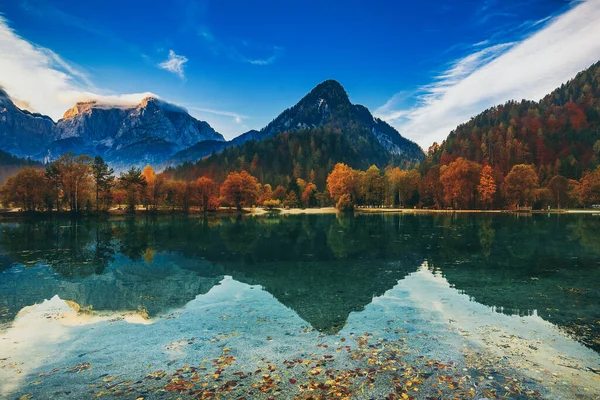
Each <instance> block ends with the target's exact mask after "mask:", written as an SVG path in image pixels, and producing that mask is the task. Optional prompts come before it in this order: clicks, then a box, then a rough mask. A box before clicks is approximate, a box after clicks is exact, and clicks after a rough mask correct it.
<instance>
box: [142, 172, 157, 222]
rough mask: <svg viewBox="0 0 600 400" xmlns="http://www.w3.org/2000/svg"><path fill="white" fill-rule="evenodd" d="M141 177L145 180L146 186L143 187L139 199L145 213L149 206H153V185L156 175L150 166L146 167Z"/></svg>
mask: <svg viewBox="0 0 600 400" xmlns="http://www.w3.org/2000/svg"><path fill="white" fill-rule="evenodd" d="M142 175H143V176H144V179H145V180H146V186H145V187H144V190H143V192H142V196H141V197H142V202H143V203H144V206H145V207H146V211H147V210H148V208H149V206H150V204H154V186H155V185H154V183H155V181H156V173H155V172H154V168H152V166H150V165H146V166H145V167H144V169H143V170H142Z"/></svg>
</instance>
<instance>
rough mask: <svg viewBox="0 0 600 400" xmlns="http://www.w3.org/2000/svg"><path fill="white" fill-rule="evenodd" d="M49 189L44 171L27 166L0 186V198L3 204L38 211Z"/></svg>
mask: <svg viewBox="0 0 600 400" xmlns="http://www.w3.org/2000/svg"><path fill="white" fill-rule="evenodd" d="M47 190H49V186H48V184H47V181H46V178H45V174H44V171H40V170H38V169H35V168H32V167H27V168H25V169H22V170H21V171H19V172H18V173H17V174H16V175H13V176H11V177H10V178H8V180H7V181H6V183H5V184H4V185H3V186H2V188H0V199H2V204H3V205H5V206H10V205H12V206H15V207H19V208H21V209H23V210H25V211H39V210H42V209H43V208H44V206H45V205H46V201H45V194H46V191H47Z"/></svg>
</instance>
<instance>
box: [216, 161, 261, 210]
mask: <svg viewBox="0 0 600 400" xmlns="http://www.w3.org/2000/svg"><path fill="white" fill-rule="evenodd" d="M221 196H222V197H223V199H225V201H226V202H227V203H229V204H231V205H233V206H235V207H236V208H237V209H238V211H241V210H242V207H244V206H251V205H253V204H254V203H255V202H256V200H257V198H258V180H257V179H256V178H255V177H253V176H252V175H250V174H249V173H248V172H246V171H242V172H231V173H230V174H229V175H228V176H227V179H225V182H223V185H222V186H221Z"/></svg>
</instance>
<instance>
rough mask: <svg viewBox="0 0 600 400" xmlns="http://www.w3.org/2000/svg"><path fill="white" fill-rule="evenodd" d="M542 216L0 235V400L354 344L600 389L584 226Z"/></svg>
mask: <svg viewBox="0 0 600 400" xmlns="http://www.w3.org/2000/svg"><path fill="white" fill-rule="evenodd" d="M543 217H544V218H538V216H534V217H532V218H529V219H510V218H507V216H494V217H489V216H487V217H474V218H467V217H463V218H455V217H450V218H447V217H444V218H438V217H435V218H433V217H431V216H422V217H414V216H397V215H396V216H384V217H382V216H363V217H360V218H355V219H350V220H345V219H339V218H336V217H335V216H311V217H307V216H299V217H290V218H281V219H277V218H275V219H268V220H260V219H256V218H244V219H224V220H216V221H208V222H207V221H202V220H198V219H190V220H186V219H181V220H177V219H174V220H171V219H164V220H162V219H158V220H155V221H152V220H129V221H109V222H99V223H95V222H86V223H82V224H81V225H76V226H74V225H72V224H73V223H68V224H67V225H65V223H64V222H63V223H61V224H58V225H57V224H56V223H54V222H47V223H36V224H10V225H9V224H3V225H1V226H2V233H1V235H0V249H1V251H2V254H0V270H1V272H0V324H2V325H0V327H3V328H2V329H0V385H2V386H1V391H0V393H5V392H10V393H12V394H14V395H16V394H23V393H33V394H37V395H38V396H41V397H49V396H50V397H55V396H58V397H60V396H66V397H71V398H78V396H84V394H89V393H90V388H89V387H88V385H89V384H95V383H97V382H102V380H103V379H106V376H116V375H119V376H121V379H131V380H133V381H137V380H139V379H141V378H143V376H144V375H145V374H146V373H147V371H153V370H159V369H164V370H168V369H169V368H172V369H175V368H176V367H181V366H183V365H186V364H189V365H198V364H200V363H202V361H203V360H207V359H208V360H211V359H213V358H216V357H219V356H220V355H222V353H223V349H224V348H229V349H231V350H230V351H231V354H234V355H235V357H236V359H237V361H236V368H240V369H248V370H252V369H255V368H256V363H257V359H260V358H262V357H267V358H268V359H270V360H272V361H273V362H274V363H278V364H281V363H283V361H284V360H290V359H293V358H295V357H299V358H305V357H308V355H310V354H312V353H319V352H320V351H323V348H321V347H317V343H326V344H328V346H329V347H336V346H339V344H340V342H339V341H340V339H341V338H350V337H357V336H359V335H362V334H364V333H365V332H369V333H371V334H373V335H374V337H375V338H378V340H390V341H397V340H398V339H399V336H405V337H406V343H407V345H408V346H409V347H410V348H412V349H418V350H419V351H420V353H419V354H421V355H427V356H428V357H432V358H435V359H440V360H446V361H450V360H453V361H457V362H461V360H463V353H462V351H464V349H465V348H473V349H484V350H485V351H486V352H487V353H489V354H491V355H493V356H497V357H500V358H503V359H504V362H505V363H506V368H511V369H513V370H514V371H517V372H518V374H519V375H521V376H524V377H527V379H530V381H531V382H533V383H532V385H533V384H535V385H537V384H541V385H542V386H545V387H554V389H552V390H553V391H554V392H553V393H560V392H561V390H565V391H566V390H568V389H567V388H569V387H573V388H575V390H576V391H579V392H582V391H583V390H584V388H587V392H585V394H586V395H587V394H590V393H594V392H600V375H598V374H597V373H594V371H598V370H600V360H599V358H598V353H596V352H594V350H598V347H599V346H597V345H594V344H593V343H594V342H593V340H594V339H595V340H597V339H598V336H597V335H596V333H594V332H597V331H598V330H599V328H598V326H594V325H593V323H594V322H593V321H595V320H598V319H600V318H599V316H598V299H600V297H599V292H598V287H600V285H599V283H600V272H599V269H600V244H599V243H600V225H599V224H598V222H597V221H596V220H595V219H594V220H591V221H590V220H589V219H585V216H584V217H579V216H571V217H564V216H561V217H560V218H558V217H556V218H555V216H553V217H552V218H546V216H543ZM69 224H70V225H69ZM423 260H428V261H425V262H424V261H423ZM24 265H28V267H24ZM55 296H56V297H55ZM50 299H51V300H50ZM61 299H62V300H61ZM63 300H67V302H65V301H63ZM71 302H75V303H76V305H75V304H73V303H71ZM67 303H68V304H67ZM35 304H37V305H35ZM72 307H75V308H80V312H79V313H77V312H76V311H74V310H73V308H72ZM17 313H19V314H18V316H17V317H16V318H15V316H16V315H17ZM145 318H149V319H145ZM13 319H14V321H13ZM573 324H575V325H574V326H575V328H582V329H581V330H580V331H578V330H576V329H575V330H574V329H572V326H573ZM588 327H591V329H588V330H587V331H584V329H587V328H588ZM311 328H316V329H317V330H318V331H321V332H322V333H319V332H318V331H314V330H312V329H311ZM594 329H596V331H594ZM565 330H567V331H568V332H570V333H573V334H574V336H573V337H568V336H567V335H566V334H565V333H564V331H565ZM580 332H583V333H580ZM590 332H591V333H590ZM594 335H596V336H594ZM267 339H269V340H267ZM581 343H585V344H587V345H588V347H585V346H583V345H582V344H581ZM597 343H600V342H597ZM463 361H464V360H463ZM332 362H333V365H335V366H336V367H339V368H340V369H342V368H349V366H351V365H353V364H352V363H353V361H352V360H349V359H348V358H347V357H344V356H339V357H338V356H336V357H335V360H334V361H332ZM82 363H83V364H86V363H89V364H90V365H91V368H90V369H89V370H88V369H85V371H83V372H80V373H70V372H65V371H68V369H69V368H72V367H73V366H77V365H80V364H82ZM55 368H60V372H56V373H52V372H51V371H52V370H54V369H55ZM17 372H18V373H17ZM553 373H554V374H556V375H552V374H553ZM40 374H42V375H41V376H39V375H40ZM46 374H48V375H46ZM64 390H67V391H68V392H69V393H68V394H67V393H66V392H64ZM582 393H583V392H582ZM371 395H373V396H374V397H377V393H371ZM382 395H383V393H382ZM79 398H80V397H79Z"/></svg>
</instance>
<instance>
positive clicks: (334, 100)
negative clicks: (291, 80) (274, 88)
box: [233, 80, 423, 161]
mask: <svg viewBox="0 0 600 400" xmlns="http://www.w3.org/2000/svg"><path fill="white" fill-rule="evenodd" d="M349 123H357V124H360V125H362V126H363V127H365V128H367V129H368V130H369V131H371V133H372V134H373V136H375V138H376V139H377V140H378V141H379V143H380V144H381V145H382V146H383V147H384V148H385V149H386V150H387V151H388V152H390V153H391V154H393V155H396V156H401V157H405V158H407V159H410V160H417V161H418V160H419V159H421V158H422V154H423V152H422V150H421V148H420V147H419V146H418V145H416V144H415V143H413V142H411V141H410V140H408V139H405V138H404V137H402V136H400V134H399V133H398V132H397V131H396V130H395V129H394V128H392V127H391V126H390V125H388V124H387V123H386V122H384V121H382V120H380V119H379V118H375V117H373V115H372V114H371V113H370V112H369V110H368V109H367V108H366V107H364V106H361V105H358V104H352V103H351V102H350V99H349V98H348V94H347V93H346V90H344V88H343V87H342V85H340V83H339V82H337V81H334V80H327V81H325V82H323V83H321V84H319V85H317V86H316V87H315V88H314V89H313V90H311V91H310V93H308V94H307V95H306V96H304V98H302V100H300V101H299V102H298V104H296V105H295V106H293V107H292V108H289V109H287V110H285V111H284V112H282V113H281V114H280V115H279V116H278V117H277V118H275V119H274V120H273V121H272V122H271V123H269V124H268V125H267V126H266V127H264V128H263V129H261V130H260V131H250V132H247V133H245V134H243V135H240V136H239V137H237V138H236V139H234V140H233V142H234V144H236V145H240V144H243V143H245V142H247V141H249V140H263V139H265V138H268V137H273V136H275V135H277V134H279V133H283V132H296V131H300V130H306V129H311V128H320V127H324V126H327V127H331V128H334V129H335V128H340V129H342V128H345V127H347V126H348V125H349Z"/></svg>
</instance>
